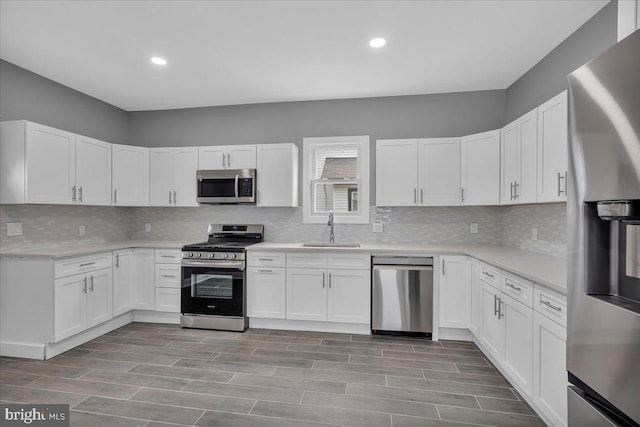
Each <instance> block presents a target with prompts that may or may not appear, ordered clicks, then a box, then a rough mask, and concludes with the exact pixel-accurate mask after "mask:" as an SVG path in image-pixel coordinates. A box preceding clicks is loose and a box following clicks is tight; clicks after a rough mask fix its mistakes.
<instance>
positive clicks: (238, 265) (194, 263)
mask: <svg viewBox="0 0 640 427" xmlns="http://www.w3.org/2000/svg"><path fill="white" fill-rule="evenodd" d="M181 265H182V266H183V267H205V268H212V269H217V268H234V269H236V270H240V271H242V270H244V262H243V261H228V262H216V263H215V264H213V263H206V262H197V261H182V264H181Z"/></svg>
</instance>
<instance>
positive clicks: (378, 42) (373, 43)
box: [369, 37, 387, 47]
mask: <svg viewBox="0 0 640 427" xmlns="http://www.w3.org/2000/svg"><path fill="white" fill-rule="evenodd" d="M385 44H387V41H386V40H385V39H383V38H382V37H376V38H375V39H371V40H370V41H369V46H371V47H382V46H384V45H385Z"/></svg>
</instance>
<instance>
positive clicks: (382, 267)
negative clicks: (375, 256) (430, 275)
mask: <svg viewBox="0 0 640 427" xmlns="http://www.w3.org/2000/svg"><path fill="white" fill-rule="evenodd" d="M373 269H374V270H409V271H415V270H419V271H433V266H431V265H386V264H385V265H374V266H373Z"/></svg>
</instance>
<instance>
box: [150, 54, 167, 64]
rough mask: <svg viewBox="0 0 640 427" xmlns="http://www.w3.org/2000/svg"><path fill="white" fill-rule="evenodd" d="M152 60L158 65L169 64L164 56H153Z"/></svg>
mask: <svg viewBox="0 0 640 427" xmlns="http://www.w3.org/2000/svg"><path fill="white" fill-rule="evenodd" d="M151 62H153V63H154V64H156V65H167V60H166V59H164V58H160V57H159V56H154V57H153V58H151Z"/></svg>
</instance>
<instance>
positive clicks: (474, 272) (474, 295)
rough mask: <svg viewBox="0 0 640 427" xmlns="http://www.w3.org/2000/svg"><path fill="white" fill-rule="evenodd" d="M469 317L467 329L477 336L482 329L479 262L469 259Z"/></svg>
mask: <svg viewBox="0 0 640 427" xmlns="http://www.w3.org/2000/svg"><path fill="white" fill-rule="evenodd" d="M470 269H471V316H470V318H469V321H470V323H469V329H470V330H471V332H472V333H473V334H474V335H476V336H478V335H480V328H482V286H481V285H480V262H479V261H478V260H476V259H475V258H474V259H471V263H470Z"/></svg>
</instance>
